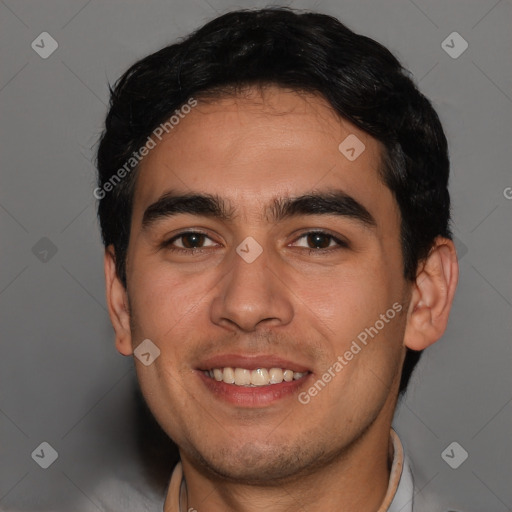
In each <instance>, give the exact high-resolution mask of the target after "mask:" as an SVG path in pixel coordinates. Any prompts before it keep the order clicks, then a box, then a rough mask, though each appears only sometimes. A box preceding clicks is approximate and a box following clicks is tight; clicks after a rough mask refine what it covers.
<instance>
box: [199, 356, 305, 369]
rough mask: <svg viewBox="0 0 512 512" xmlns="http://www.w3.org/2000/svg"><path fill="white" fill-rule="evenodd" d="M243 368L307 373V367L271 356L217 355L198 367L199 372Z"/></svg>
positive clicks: (202, 362)
mask: <svg viewBox="0 0 512 512" xmlns="http://www.w3.org/2000/svg"><path fill="white" fill-rule="evenodd" d="M227 367H230V368H245V369H247V370H256V369H257V368H284V369H285V370H292V371H294V372H300V373H304V372H308V371H310V370H309V368H308V367H307V366H304V365H303V364H300V363H297V362H295V361H290V360H288V359H284V358H282V357H279V356H276V355H272V354H260V355H251V356H248V355H240V354H219V355H216V356H212V357H209V358H208V359H205V360H203V361H201V362H200V363H199V365H198V369H200V370H213V369H214V368H227Z"/></svg>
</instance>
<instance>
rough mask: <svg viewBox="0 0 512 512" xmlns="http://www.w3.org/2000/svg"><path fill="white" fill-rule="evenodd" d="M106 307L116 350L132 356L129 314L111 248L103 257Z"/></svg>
mask: <svg viewBox="0 0 512 512" xmlns="http://www.w3.org/2000/svg"><path fill="white" fill-rule="evenodd" d="M104 267H105V283H106V295H107V306H108V312H109V315H110V321H111V322H112V326H113V327H114V331H115V335H116V348H117V350H118V351H119V352H120V353H121V354H123V355H125V356H129V355H132V354H133V348H132V338H131V329H130V312H129V307H128V295H127V293H126V289H125V287H124V285H123V283H122V282H121V280H120V279H119V277H118V275H117V272H116V256H115V252H114V248H113V246H111V245H109V246H108V247H107V248H106V249H105V257H104Z"/></svg>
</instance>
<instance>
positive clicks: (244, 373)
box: [203, 366, 310, 387]
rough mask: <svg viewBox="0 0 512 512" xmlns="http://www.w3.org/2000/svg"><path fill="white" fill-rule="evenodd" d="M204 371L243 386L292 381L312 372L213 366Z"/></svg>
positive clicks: (225, 381)
mask: <svg viewBox="0 0 512 512" xmlns="http://www.w3.org/2000/svg"><path fill="white" fill-rule="evenodd" d="M203 373H204V374H205V375H206V376H207V377H208V378H210V379H213V380H215V381H217V382H224V383H225V384H232V385H234V386H241V387H261V386H272V385H275V384H281V383H282V382H292V381H294V380H299V379H302V378H303V377H305V376H306V375H308V374H309V373H310V372H307V371H306V372H294V371H293V370H289V369H286V368H256V369H254V370H248V369H246V368H231V367H229V366H228V367H224V368H213V369H211V370H203Z"/></svg>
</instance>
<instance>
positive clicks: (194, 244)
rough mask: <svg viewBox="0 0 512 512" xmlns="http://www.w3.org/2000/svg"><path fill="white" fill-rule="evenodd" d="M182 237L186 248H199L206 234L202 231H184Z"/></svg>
mask: <svg viewBox="0 0 512 512" xmlns="http://www.w3.org/2000/svg"><path fill="white" fill-rule="evenodd" d="M180 238H181V240H182V242H181V243H182V245H183V247H184V248H185V249H197V248H198V247H202V245H203V244H204V241H205V239H206V235H203V234H202V233H184V234H183V235H181V236H180Z"/></svg>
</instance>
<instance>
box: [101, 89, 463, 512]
mask: <svg viewBox="0 0 512 512" xmlns="http://www.w3.org/2000/svg"><path fill="white" fill-rule="evenodd" d="M349 134H355V135H356V136H357V137H358V138H359V139H360V140H361V141H362V142H363V143H364V144H365V148H366V149H365V150H364V151H363V153H362V154H361V155H360V156H359V157H358V158H357V159H356V160H355V161H352V162H351V161H349V160H348V159H347V158H346V157H345V156H344V155H343V154H341V152H340V151H339V150H338V146H339V144H340V142H341V141H343V140H344V139H345V138H346V137H347V136H348V135H349ZM381 151H382V147H381V145H380V143H379V142H378V141H377V140H375V139H373V138H372V137H371V136H369V135H368V134H366V133H364V132H362V131H361V130H359V129H357V128H356V127H355V126H353V125H352V124H350V123H349V122H347V121H345V120H343V119H340V118H339V117H338V116H337V115H335V113H333V111H332V108H331V107H330V106H329V105H328V103H327V102H326V101H325V100H324V99H323V98H321V97H319V96H315V95H310V94H304V93H300V94H299V93H297V92H292V91H286V90H283V89H280V88H277V87H274V86H269V87H267V88H265V89H263V90H260V89H248V90H247V91H245V92H244V93H243V94H239V95H238V96H236V97H230V98H228V97H227V98H224V99H220V100H215V101H208V102H204V101H200V100H199V104H198V106H197V107H195V108H194V109H193V110H192V112H190V113H189V114H188V115H187V116H186V117H185V118H184V119H182V120H181V121H180V123H179V125H178V126H176V127H175V129H174V130H173V131H172V132H170V133H169V134H168V135H166V136H165V137H164V138H163V139H162V141H161V142H160V143H159V144H158V145H157V146H156V147H155V148H154V149H153V150H151V152H150V153H149V154H148V155H147V156H146V157H145V159H144V160H143V162H142V164H141V168H140V173H139V175H138V177H137V183H136V189H135V195H134V206H133V216H132V224H131V233H130V243H129V247H128V255H127V289H125V288H124V287H123V285H122V283H121V281H120V280H119V278H118V276H117V275H116V272H115V265H114V259H115V254H114V251H113V248H112V247H108V248H107V250H106V253H105V274H106V283H107V299H108V305H109V310H110V315H111V319H112V323H113V326H114V329H115V334H116V347H117V349H118V350H119V352H120V353H122V354H124V355H132V354H133V350H134V349H135V348H136V347H137V346H138V345H139V343H141V341H142V340H144V339H146V338H149V339H151V340H152V342H153V343H155V344H156V345H157V346H158V347H159V349H160V351H161V353H160V356H159V357H158V358H157V359H156V360H155V361H154V362H153V363H152V364H151V365H149V366H144V365H143V364H142V363H141V362H140V361H139V360H138V359H137V358H135V363H136V368H137V374H138V379H139V382H140V386H141V389H142V392H143V394H144V396H145V399H146V401H147V403H148V405H149V407H150V408H151V410H152V412H153V414H154V415H155V417H156V418H157V420H158V421H159V423H160V425H161V426H162V427H163V429H164V430H165V431H166V432H167V433H168V435H169V436H170V437H172V438H173V440H174V441H175V442H176V443H177V444H178V446H179V447H180V454H181V459H182V464H183V470H184V476H185V480H186V483H187V495H186V500H185V503H184V504H183V505H182V509H183V510H188V509H189V507H194V508H196V509H197V510H198V511H201V510H208V511H209V512H216V511H223V512H226V511H244V512H245V511H246V512H252V511H259V510H264V509H265V510H273V511H277V512H284V511H291V510H297V508H302V509H304V510H308V511H310V512H314V511H325V510H338V511H341V512H343V511H349V510H350V511H353V510H367V511H372V510H373V511H376V510H378V508H379V505H380V503H381V502H382V500H383V498H384V495H385V493H386V489H387V484H388V478H389V467H390V466H389V465H390V460H391V457H390V456H391V455H392V454H391V453H390V451H389V431H390V426H391V421H392V417H393V412H394V409H395V405H396V397H397V393H398V384H399V378H400V370H401V365H402V363H403V358H404V355H405V347H410V348H412V349H415V350H421V349H424V348H426V347H427V346H429V345H431V344H432V343H434V342H435V341H436V340H438V339H439V338H440V336H441V335H442V334H443V332H444V330H445V328H446V324H447V321H448V314H449V310H450V307H451V304H452V300H453V295H454V291H455V287H456V284H457V276H458V266H457V258H456V253H455V249H454V246H453V243H452V242H451V241H450V240H446V239H443V238H438V239H437V240H436V241H435V244H434V246H433V248H432V251H431V253H430V255H429V257H428V258H427V259H426V260H425V261H424V262H422V263H421V265H420V266H419V268H418V275H417V279H416V282H409V281H406V280H405V279H404V277H403V260H402V252H401V245H400V239H399V234H400V214H399V210H398V205H397V203H396V201H395V199H394V197H393V195H392V193H391V191H390V190H389V189H388V188H387V187H386V186H385V185H384V184H383V183H382V181H381V179H380V177H379V174H378V168H379V165H380V161H381ZM332 189H338V190H343V191H344V192H345V193H347V194H349V195H350V196H352V197H353V198H354V199H356V200H357V201H358V202H359V203H361V204H362V205H363V206H364V207H365V208H366V209H367V210H368V211H369V212H370V213H371V215H372V216H373V218H374V219H375V226H367V225H364V224H363V223H361V222H359V221H358V220H355V219H352V218H348V217H342V216H335V215H320V214H317V215H301V216H298V217H292V218H288V219H284V220H281V221H279V222H272V220H271V219H269V218H268V215H265V212H266V211H267V210H266V208H267V207H268V205H269V204H271V202H272V201H273V200H274V199H275V198H279V197H294V196H298V195H302V194H307V193H311V191H313V190H315V191H318V190H321V191H328V190H332ZM170 190H172V191H178V192H180V193H190V192H195V193H210V194H218V195H219V196H221V197H222V198H223V199H224V200H225V201H226V202H227V203H229V204H230V206H231V207H232V208H233V212H234V215H233V217H232V218H231V219H229V220H219V219H216V218H211V217H206V216H204V215H192V214H180V215H178V216H172V217H168V218H164V219H160V220H158V221H156V222H154V223H152V224H151V225H150V226H149V227H147V228H144V227H143V225H142V217H143V214H144V211H145V209H146V208H147V207H148V206H149V205H151V204H152V203H154V202H155V201H156V200H157V199H158V198H159V197H160V196H161V195H162V194H163V193H164V192H167V191H170ZM192 228H194V229H199V230H200V231H202V232H204V233H205V234H206V235H207V237H208V238H206V239H205V241H204V246H205V247H204V248H203V249H202V250H201V251H199V252H198V251H197V250H196V252H195V253H194V254H192V251H189V252H188V253H176V252H172V251H171V250H170V249H169V247H168V246H167V247H162V244H163V242H165V241H166V240H169V239H171V238H172V237H173V236H176V234H179V233H180V232H182V231H187V230H191V229H192ZM318 230H320V231H328V234H332V235H333V236H335V237H339V238H342V239H344V240H347V241H348V245H347V246H339V248H337V249H334V250H331V251H327V250H326V249H322V248H320V249H319V248H314V247H315V246H314V245H313V246H311V245H309V244H310V239H308V237H307V236H304V234H307V233H308V232H311V231H313V232H315V231H318ZM249 236H250V237H253V238H254V239H255V240H256V241H257V242H258V243H259V244H260V246H261V247H262V249H263V252H262V254H261V255H260V256H259V257H258V258H257V259H256V260H255V261H254V262H252V263H250V264H248V263H246V261H244V260H243V259H242V258H241V257H240V256H239V255H238V254H237V253H236V251H235V249H236V247H237V246H238V245H239V244H240V243H241V242H242V241H243V240H244V239H245V238H246V237H249ZM323 240H324V241H325V239H323ZM326 240H327V242H326V243H327V245H329V248H333V247H338V246H337V244H336V242H335V241H334V240H331V239H329V238H327V239H326ZM187 241H188V242H190V240H189V239H187V240H184V239H178V240H177V241H175V242H174V245H175V246H176V245H178V246H180V244H183V242H187ZM181 247H182V248H183V245H181ZM311 247H313V248H314V250H313V251H311V250H309V249H310V248H311ZM394 303H399V304H401V305H402V306H403V309H402V312H401V313H400V314H399V315H397V316H395V318H393V319H392V320H390V321H389V323H386V324H385V327H384V328H383V329H381V330H380V331H379V334H378V335H377V336H375V337H374V338H373V339H370V340H369V343H368V344H367V346H365V347H364V348H363V349H362V350H361V351H360V352H359V353H358V354H357V355H356V356H354V358H353V359H352V360H351V361H350V362H349V363H348V364H347V365H346V366H345V367H344V369H343V370H342V371H341V372H339V373H337V374H336V377H335V378H333V379H332V380H331V382H329V384H328V385H327V386H326V387H325V389H323V390H322V391H321V392H319V393H318V394H317V396H315V397H313V398H312V399H311V400H310V402H309V403H308V404H306V405H304V404H302V403H300V402H299V401H298V400H297V395H296V394H292V395H290V396H287V397H284V398H282V399H280V400H277V401H276V402H273V403H271V404H269V405H266V406H263V407H238V406H236V405H234V404H231V403H227V402H225V401H223V400H221V399H219V398H218V397H217V396H216V395H214V394H212V392H211V391H209V390H208V389H207V388H206V386H205V385H204V384H203V382H202V381H201V379H200V378H199V377H198V375H197V365H198V363H199V362H200V361H201V360H203V358H204V357H206V356H213V355H216V354H225V353H237V354H248V355H251V354H273V355H279V356H280V357H283V358H286V359H289V360H291V361H295V362H297V363H300V364H302V365H304V366H306V367H307V368H308V369H309V370H310V371H311V374H310V375H309V376H308V377H307V378H306V381H307V383H306V384H304V386H303V387H301V388H300V391H304V390H307V389H308V388H309V387H310V386H311V385H312V384H313V383H314V382H315V381H316V380H317V379H318V378H320V377H321V376H322V375H323V374H324V372H326V371H327V369H328V368H329V367H331V366H332V365H333V363H334V362H335V361H336V359H337V357H338V356H339V355H343V354H344V353H345V352H346V351H347V350H348V349H349V347H350V344H351V342H352V341H353V340H354V339H356V337H357V335H358V334H359V333H360V332H361V331H363V330H364V329H365V328H367V327H369V326H373V325H375V322H376V321H377V320H378V319H379V318H380V315H381V314H383V313H385V312H386V311H387V310H388V309H390V308H391V307H392V305H393V304H394ZM368 461H372V462H371V464H369V463H368ZM168 506H169V500H167V502H166V505H165V508H168Z"/></svg>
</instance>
